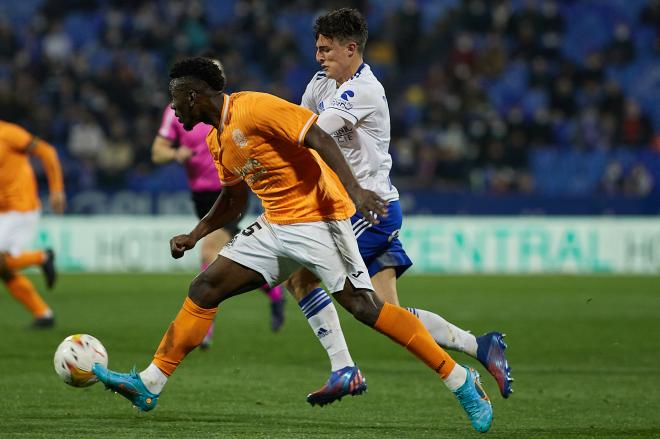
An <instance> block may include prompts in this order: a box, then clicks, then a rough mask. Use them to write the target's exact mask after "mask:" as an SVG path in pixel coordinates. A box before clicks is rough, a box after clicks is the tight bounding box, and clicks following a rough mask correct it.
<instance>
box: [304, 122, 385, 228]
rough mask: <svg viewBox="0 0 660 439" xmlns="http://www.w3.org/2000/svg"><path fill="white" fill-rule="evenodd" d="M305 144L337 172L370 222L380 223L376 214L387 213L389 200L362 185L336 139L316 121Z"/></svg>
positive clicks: (356, 205)
mask: <svg viewBox="0 0 660 439" xmlns="http://www.w3.org/2000/svg"><path fill="white" fill-rule="evenodd" d="M305 146H307V147H308V148H312V149H314V150H315V151H316V152H318V154H319V155H320V156H321V158H322V159H323V161H325V162H326V163H327V165H328V166H329V167H330V169H332V170H333V171H334V172H335V174H337V177H339V181H341V183H342V184H343V185H344V188H346V192H348V195H349V196H350V197H351V199H352V200H353V203H355V207H356V208H357V209H358V210H359V211H360V213H361V214H362V215H363V216H364V217H365V218H367V220H369V222H371V223H372V224H378V222H379V221H378V218H377V217H376V215H379V216H386V215H387V202H386V201H385V200H383V199H382V198H380V197H379V196H378V195H377V194H376V193H375V192H373V191H370V190H367V189H363V188H362V186H360V184H359V183H358V181H357V179H356V178H355V175H354V174H353V171H352V170H351V167H350V166H349V164H348V162H347V161H346V158H345V157H344V155H343V154H342V152H341V150H340V149H339V146H338V145H337V143H336V142H335V139H333V138H332V136H331V135H330V134H328V133H326V132H325V131H324V130H323V129H322V128H321V127H319V126H318V125H317V124H316V123H315V124H313V125H312V126H311V128H310V129H309V131H307V135H306V136H305Z"/></svg>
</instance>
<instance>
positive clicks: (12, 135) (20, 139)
mask: <svg viewBox="0 0 660 439" xmlns="http://www.w3.org/2000/svg"><path fill="white" fill-rule="evenodd" d="M0 133H1V134H0V135H1V136H2V139H1V140H3V141H4V142H5V143H6V144H7V145H9V147H10V148H12V149H15V150H17V151H27V149H28V148H29V147H31V146H32V145H33V144H34V140H35V137H34V136H33V135H32V134H30V133H29V132H28V131H26V130H25V129H24V128H22V127H20V126H18V125H15V124H13V123H6V124H4V127H3V129H2V130H0Z"/></svg>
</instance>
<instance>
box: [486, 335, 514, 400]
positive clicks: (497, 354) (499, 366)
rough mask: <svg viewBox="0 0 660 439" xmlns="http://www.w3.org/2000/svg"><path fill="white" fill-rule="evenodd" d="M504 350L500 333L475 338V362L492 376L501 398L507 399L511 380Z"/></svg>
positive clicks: (504, 344)
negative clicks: (477, 361)
mask: <svg viewBox="0 0 660 439" xmlns="http://www.w3.org/2000/svg"><path fill="white" fill-rule="evenodd" d="M505 350H506V343H505V342H504V334H502V333H499V332H489V333H487V334H484V335H482V336H480V337H477V360H479V361H480V362H481V364H483V365H484V367H485V368H486V369H487V370H488V372H490V374H491V375H493V377H494V378H495V381H497V386H498V387H499V388H500V393H501V394H502V396H503V397H504V398H508V397H509V395H511V393H513V389H511V383H512V382H513V378H511V368H510V367H509V362H508V361H507V360H506V355H505V354H504V351H505Z"/></svg>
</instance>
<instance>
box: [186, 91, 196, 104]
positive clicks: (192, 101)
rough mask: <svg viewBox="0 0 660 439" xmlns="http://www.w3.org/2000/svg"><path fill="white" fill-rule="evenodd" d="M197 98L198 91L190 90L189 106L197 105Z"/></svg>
mask: <svg viewBox="0 0 660 439" xmlns="http://www.w3.org/2000/svg"><path fill="white" fill-rule="evenodd" d="M196 99H197V92H196V91H195V90H189V91H188V106H189V107H193V106H194V105H195V100H196Z"/></svg>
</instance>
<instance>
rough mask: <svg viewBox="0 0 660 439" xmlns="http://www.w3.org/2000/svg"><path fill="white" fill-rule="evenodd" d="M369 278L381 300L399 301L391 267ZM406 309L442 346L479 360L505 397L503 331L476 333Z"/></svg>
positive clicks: (507, 384) (507, 388)
mask: <svg viewBox="0 0 660 439" xmlns="http://www.w3.org/2000/svg"><path fill="white" fill-rule="evenodd" d="M371 282H372V284H373V286H374V289H375V290H376V294H377V295H378V297H379V298H380V299H381V300H383V301H384V302H388V303H391V304H393V305H399V299H398V295H397V289H396V271H395V269H394V268H392V267H387V268H385V269H383V270H381V271H379V272H378V273H376V274H375V275H374V276H373V277H372V278H371ZM407 309H408V311H410V312H411V313H413V314H414V315H415V316H416V317H418V318H419V319H420V320H421V321H422V323H423V324H424V326H426V329H428V331H429V332H430V333H431V336H433V339H434V340H435V342H436V343H438V344H439V345H440V346H441V347H442V348H443V349H450V350H454V351H459V352H463V353H466V354H468V355H470V356H471V357H473V358H476V359H477V360H479V362H480V363H481V364H482V365H483V366H484V367H485V368H486V370H488V372H489V373H490V374H491V375H492V376H493V378H495V381H497V385H498V387H499V389H500V393H501V395H502V396H503V397H504V398H508V397H509V395H510V394H511V393H512V392H513V390H512V389H511V383H512V382H513V378H511V368H510V367H509V363H508V361H507V359H506V355H505V349H506V347H507V346H506V344H505V343H504V340H503V338H504V335H503V334H501V333H499V332H489V333H487V334H484V335H482V336H480V337H475V336H474V335H472V333H470V332H469V331H466V330H464V329H461V328H459V327H458V326H456V325H454V324H452V323H450V322H448V321H447V320H445V319H444V318H443V317H442V316H440V315H438V314H436V313H433V312H431V311H426V310H423V309H418V308H407Z"/></svg>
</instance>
